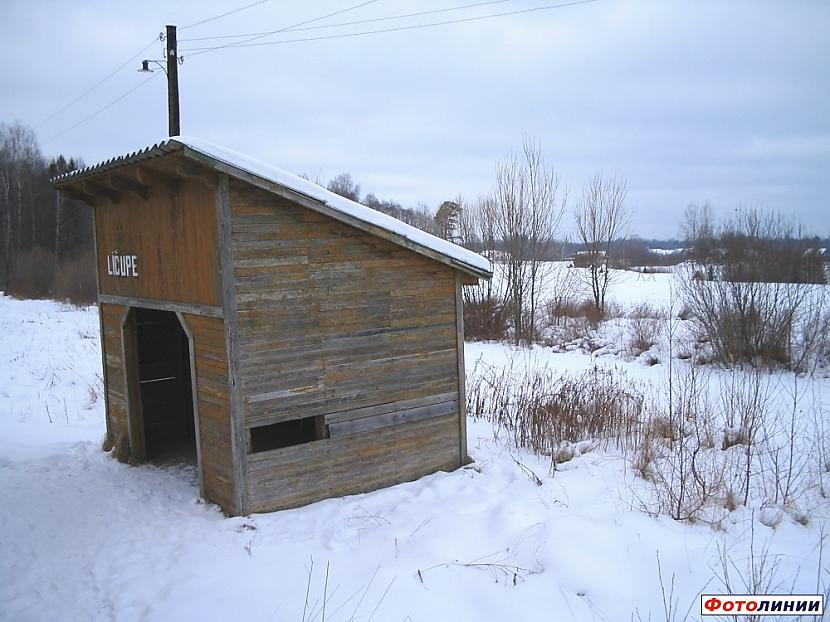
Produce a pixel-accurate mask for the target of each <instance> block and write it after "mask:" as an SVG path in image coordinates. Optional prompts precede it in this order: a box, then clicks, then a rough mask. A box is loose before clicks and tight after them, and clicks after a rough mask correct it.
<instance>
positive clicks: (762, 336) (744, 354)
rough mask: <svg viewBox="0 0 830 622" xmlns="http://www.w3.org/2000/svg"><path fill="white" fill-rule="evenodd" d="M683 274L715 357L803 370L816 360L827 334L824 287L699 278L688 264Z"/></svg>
mask: <svg viewBox="0 0 830 622" xmlns="http://www.w3.org/2000/svg"><path fill="white" fill-rule="evenodd" d="M679 274H680V281H679V288H680V291H681V296H682V297H683V302H684V304H685V305H686V306H687V307H688V308H689V310H690V313H691V316H692V317H693V320H694V321H695V323H696V325H697V331H698V336H699V339H700V340H702V341H705V342H707V343H708V344H709V346H710V348H711V352H712V356H713V359H714V360H715V361H717V362H719V363H723V364H725V365H738V364H740V363H749V364H751V365H756V366H757V365H761V366H771V365H781V366H784V367H788V368H792V369H796V370H798V371H803V370H804V369H805V367H806V366H807V365H809V364H810V363H811V362H812V361H814V360H815V356H816V354H817V350H818V349H819V347H820V345H821V344H822V343H823V336H824V333H822V328H821V327H822V324H821V321H820V318H821V315H822V312H823V310H824V309H825V305H826V296H827V294H826V292H825V291H824V289H823V288H822V289H816V286H811V285H805V284H801V283H761V282H743V281H727V280H723V279H715V280H706V279H694V278H691V277H690V275H689V268H688V266H687V268H686V270H681V271H679ZM817 320H818V321H817Z"/></svg>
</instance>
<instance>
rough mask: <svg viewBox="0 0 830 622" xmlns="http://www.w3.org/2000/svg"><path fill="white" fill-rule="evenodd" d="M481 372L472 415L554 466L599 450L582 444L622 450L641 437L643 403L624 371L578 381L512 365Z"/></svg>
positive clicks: (473, 385) (595, 373) (598, 371)
mask: <svg viewBox="0 0 830 622" xmlns="http://www.w3.org/2000/svg"><path fill="white" fill-rule="evenodd" d="M480 367H481V366H477V368H476V370H475V372H474V373H473V379H472V381H471V382H470V383H469V384H468V391H467V412H468V413H469V414H470V415H471V416H473V417H479V418H483V419H486V420H488V421H490V422H492V424H493V428H494V433H495V434H496V435H497V436H498V435H502V434H504V435H505V436H506V437H507V439H508V440H509V442H511V443H512V444H513V445H515V446H516V447H520V448H526V449H530V450H531V451H533V452H534V453H536V454H538V455H544V456H548V457H550V458H551V462H552V463H553V464H554V465H555V464H556V463H559V462H564V461H567V460H570V459H571V458H573V457H574V456H575V455H576V454H578V453H579V452H581V451H582V450H584V449H585V448H586V447H592V446H593V445H591V444H590V443H589V444H587V445H586V444H582V445H579V443H580V442H583V441H593V440H603V441H612V442H614V443H616V444H617V445H618V446H620V445H622V444H623V443H625V441H626V440H627V439H630V438H632V437H635V436H636V435H638V434H639V431H640V425H641V412H642V406H643V398H642V395H641V394H640V392H639V391H638V390H637V389H636V387H635V386H634V384H633V383H632V382H631V381H629V380H628V379H627V378H626V377H625V376H624V374H622V373H621V372H617V371H612V370H609V369H605V368H600V367H594V368H592V369H589V370H587V371H585V372H584V373H582V374H581V375H578V376H572V375H568V374H557V373H556V372H554V371H552V370H550V369H548V368H535V369H530V370H528V371H524V370H517V369H515V368H514V365H513V364H512V363H511V364H510V365H509V366H508V367H507V368H505V369H495V368H485V369H480ZM575 443H576V444H577V445H576V446H574V445H573V444H575Z"/></svg>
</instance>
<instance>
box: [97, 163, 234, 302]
mask: <svg viewBox="0 0 830 622" xmlns="http://www.w3.org/2000/svg"><path fill="white" fill-rule="evenodd" d="M133 168H135V167H133ZM215 205H216V191H215V189H214V188H212V187H210V186H209V185H208V184H206V183H205V182H204V181H201V180H196V179H180V180H179V181H178V182H177V183H176V187H175V190H174V189H171V188H170V187H168V186H167V185H165V184H164V183H153V184H151V185H149V196H148V197H147V199H143V198H141V197H139V196H136V195H134V194H129V193H123V194H121V195H120V197H119V201H118V202H117V203H115V202H113V201H112V200H107V199H106V198H104V197H102V198H101V199H100V200H99V203H98V206H97V207H96V241H97V245H98V275H99V279H100V283H99V289H100V291H99V293H100V294H105V295H112V296H124V297H129V298H139V299H142V298H146V299H151V300H163V301H173V302H183V303H190V304H201V305H212V306H220V307H221V305H222V297H221V289H220V277H219V264H218V253H217V223H216V207H215ZM114 251H118V252H120V253H122V254H135V255H137V256H138V262H139V267H138V273H139V276H138V277H117V276H110V275H108V274H107V256H108V255H109V254H110V253H112V252H114Z"/></svg>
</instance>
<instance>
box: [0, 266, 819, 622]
mask: <svg viewBox="0 0 830 622" xmlns="http://www.w3.org/2000/svg"><path fill="white" fill-rule="evenodd" d="M670 282H671V275H667V274H656V275H637V274H630V275H626V276H625V279H624V280H623V281H622V282H621V283H619V284H618V285H617V286H616V288H615V289H614V290H613V291H612V295H613V298H614V300H615V301H616V302H618V303H619V304H620V306H621V307H623V308H629V307H630V306H631V305H633V304H635V303H638V302H642V301H651V302H653V303H654V304H656V305H661V306H662V305H666V304H667V303H668V301H669V300H670V293H669V290H670V287H669V284H670ZM607 331H608V332H607V334H604V335H601V336H600V337H601V339H604V340H605V341H607V342H608V345H607V346H606V347H601V348H599V349H598V350H595V351H594V352H593V353H590V352H588V351H586V350H584V349H581V348H572V349H570V350H569V351H565V352H556V351H554V350H553V349H551V348H543V347H535V348H533V349H531V350H514V349H512V348H510V347H509V346H506V345H503V344H494V343H485V344H482V343H469V344H467V351H466V358H467V367H468V373H470V374H472V373H477V372H476V369H478V370H479V371H480V370H481V369H482V366H487V365H489V366H495V367H499V366H504V365H509V364H512V365H514V366H516V367H518V368H522V367H528V366H539V365H542V366H545V365H546V366H550V367H552V368H554V369H557V370H562V371H567V372H578V371H580V370H584V369H587V368H590V367H591V366H592V365H595V364H596V365H602V366H609V367H612V368H615V369H617V370H619V371H621V372H624V373H625V374H626V376H627V377H629V378H630V379H631V380H632V381H633V382H637V383H639V384H640V386H642V387H643V390H644V391H645V392H649V391H652V392H659V391H660V389H661V385H662V383H664V382H665V379H666V368H667V366H666V352H665V347H664V345H665V344H663V345H658V346H655V349H654V352H653V353H654V355H655V357H656V358H658V359H660V363H659V364H657V365H646V364H645V363H644V361H643V359H642V357H639V358H638V357H632V356H628V355H626V354H625V352H624V350H625V343H624V342H625V340H626V337H625V333H624V331H625V324H624V322H623V321H619V322H616V323H611V324H610V325H609V327H608V329H607ZM616 342H619V346H620V347H614V344H615V343H616ZM477 363H478V367H476V364H477ZM680 364H682V363H681V362H678V365H680ZM100 365H101V359H100V350H99V344H98V318H97V311H96V309H95V308H94V307H93V308H87V309H78V308H74V307H70V306H67V305H62V304H59V303H54V302H44V301H16V300H12V299H10V298H8V297H3V296H0V619H3V620H50V621H51V620H189V619H200V620H226V619H239V620H322V619H323V618H324V617H325V619H326V620H331V621H337V620H352V619H354V620H378V621H387V620H392V621H404V620H412V621H418V620H422V621H435V620H455V621H463V620H476V621H478V620H517V621H518V620H556V621H567V620H578V621H586V620H609V621H628V620H644V621H645V620H655V621H656V620H667V619H670V620H682V619H684V618H685V616H686V613H687V610H690V613H689V615H688V619H698V618H699V606H698V598H697V596H698V594H699V593H700V592H701V591H709V592H719V591H723V588H724V586H723V585H722V581H723V579H724V569H723V561H724V560H726V561H727V568H728V572H729V574H730V580H731V582H732V584H733V589H734V588H735V587H741V586H742V585H743V582H744V581H747V582H749V581H751V580H752V579H751V574H752V570H751V568H750V564H751V562H752V561H753V559H754V562H755V563H756V569H757V564H758V562H759V561H761V560H765V561H766V564H767V566H766V570H764V571H763V574H764V577H763V579H764V584H765V585H768V586H770V587H773V588H775V591H778V592H795V593H799V592H801V593H815V592H817V591H821V592H823V591H824V590H825V589H826V588H827V581H828V571H827V567H828V561H827V560H828V555H827V551H824V553H823V557H822V550H823V547H824V546H825V545H826V543H824V542H823V538H824V537H826V536H825V532H826V530H827V527H828V526H830V517H829V516H828V510H830V502H828V501H827V499H826V497H825V495H826V493H827V492H828V491H827V490H824V489H822V487H821V480H822V476H823V474H822V473H820V472H818V470H820V469H818V470H817V469H816V465H814V464H813V462H812V461H808V460H806V459H805V460H800V461H796V464H797V465H798V466H799V468H800V469H812V471H811V472H810V473H811V474H812V475H815V477H809V478H806V477H805V478H804V479H803V482H804V484H803V487H804V488H805V490H804V492H803V497H804V503H803V504H802V507H801V511H802V512H803V515H795V514H789V513H787V512H783V513H782V515H781V516H779V517H777V519H776V520H769V517H762V514H764V511H763V510H760V509H759V508H758V507H754V506H752V507H742V506H741V507H738V508H737V509H735V510H734V511H731V512H729V513H728V514H727V518H726V519H725V520H723V521H721V523H720V524H719V526H718V527H717V528H715V527H712V526H710V525H706V524H702V523H699V524H690V523H687V522H686V523H681V522H675V521H673V520H672V519H671V518H669V517H666V516H656V517H655V516H650V515H648V514H647V513H646V512H643V511H642V499H644V498H646V497H647V495H648V494H649V487H648V485H647V483H646V482H644V481H643V480H642V479H640V478H638V477H637V476H636V474H635V472H634V469H633V468H632V466H631V455H630V454H629V453H627V452H624V451H621V450H618V449H614V448H605V449H603V448H601V447H598V448H596V449H595V450H594V451H590V452H587V453H584V454H583V455H581V456H579V457H577V458H575V459H573V460H571V461H569V462H566V463H564V464H561V465H559V466H558V468H557V470H556V471H555V472H553V473H552V472H551V471H550V462H549V460H548V459H546V458H537V457H535V456H533V455H532V454H530V453H528V452H526V451H523V450H517V449H515V448H511V447H510V446H508V445H507V444H506V443H505V442H504V440H503V438H502V437H499V439H494V432H493V428H492V426H491V425H490V424H489V423H487V422H485V421H481V420H479V421H472V420H471V421H470V422H469V432H468V438H469V448H470V453H471V455H472V457H473V458H474V460H475V463H474V464H472V465H470V466H468V467H466V468H463V469H460V470H458V471H455V472H453V473H437V474H434V475H431V476H428V477H425V478H422V479H420V480H418V481H416V482H411V483H407V484H402V485H399V486H395V487H393V488H389V489H385V490H380V491H377V492H373V493H369V494H364V495H357V496H352V497H346V498H338V499H331V500H327V501H323V502H320V503H316V504H313V505H310V506H307V507H304V508H300V509H296V510H289V511H283V512H277V513H273V514H261V515H253V516H250V517H242V518H232V519H228V518H225V517H224V516H223V515H222V514H221V513H220V512H219V511H218V510H217V509H216V508H214V507H210V506H205V505H204V504H202V503H200V502H199V500H198V499H197V497H198V491H197V488H196V485H195V476H194V473H193V472H192V471H188V470H187V469H184V468H179V469H175V468H165V469H161V468H157V467H153V466H140V467H129V466H125V465H122V464H119V463H117V462H116V461H114V460H113V459H111V458H110V457H109V456H108V455H106V454H103V453H102V452H101V451H100V443H101V439H102V437H103V435H104V411H103V400H102V398H101V391H102V387H101V378H100ZM725 374H726V373H725V372H724V373H723V374H721V376H719V377H721V378H726V377H727V376H726V375H725ZM718 382H720V380H719V381H718ZM769 382H770V383H771V384H770V385H769V386H770V387H771V391H772V392H773V393H774V396H773V397H774V398H775V399H774V400H773V403H774V404H775V406H774V408H780V409H784V408H786V403H787V401H786V398H787V396H788V395H791V392H788V391H790V389H789V387H790V386H791V383H792V379H790V378H788V377H786V375H784V374H781V375H778V376H775V377H772V376H771V377H770V379H769ZM788 383H789V384H788ZM799 383H800V384H799V386H800V389H799V390H800V391H801V392H802V393H803V395H804V400H803V402H801V403H800V404H801V405H800V406H799V408H800V410H799V413H800V414H799V417H800V418H799V425H800V426H801V427H809V426H819V424H822V423H824V422H823V419H824V418H826V417H827V413H828V412H830V381H828V380H827V379H826V378H803V379H800V380H799ZM778 398H780V400H779V399H778ZM779 402H780V403H779ZM827 425H828V426H830V423H828V424H827ZM819 427H820V426H819ZM810 429H812V428H810ZM816 429H818V427H816ZM817 444H820V443H817ZM811 455H812V454H811ZM529 471H532V473H535V474H536V475H537V476H538V477H539V478H540V479H541V482H542V484H541V485H537V483H535V482H534V481H533V477H532V475H531V474H530V473H529ZM813 471H816V472H815V473H813ZM762 518H765V519H764V520H762ZM799 519H800V520H799ZM765 523H766V524H765ZM802 523H806V524H802ZM767 524H771V525H773V527H769V526H767ZM753 553H754V554H753ZM820 566H823V568H820ZM661 579H662V587H661ZM736 591H741V590H736ZM324 601H325V615H324V614H323V603H324ZM667 606H668V607H671V608H672V611H675V613H674V614H672V613H671V611H669V612H668V613H666V607H667Z"/></svg>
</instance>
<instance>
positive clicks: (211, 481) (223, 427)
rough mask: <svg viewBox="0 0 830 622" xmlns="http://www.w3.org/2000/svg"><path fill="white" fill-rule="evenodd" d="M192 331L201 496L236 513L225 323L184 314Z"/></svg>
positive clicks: (210, 318)
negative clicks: (202, 486) (201, 482)
mask: <svg viewBox="0 0 830 622" xmlns="http://www.w3.org/2000/svg"><path fill="white" fill-rule="evenodd" d="M185 318H186V319H187V324H188V326H189V327H190V330H191V332H192V333H193V341H194V343H195V348H194V350H195V351H194V360H195V363H196V365H195V367H196V377H195V378H194V379H193V382H194V383H195V385H196V387H197V393H198V400H199V403H198V409H199V443H200V448H199V450H200V456H201V461H202V464H201V467H202V481H203V482H204V492H205V499H207V500H208V501H211V502H213V503H216V504H217V505H219V506H220V507H221V508H222V509H223V510H224V511H225V512H227V513H228V514H235V513H236V509H237V508H236V497H235V494H234V492H235V487H234V474H233V454H232V451H231V434H232V432H231V421H230V414H229V413H230V409H229V403H228V400H229V390H228V358H227V353H226V350H225V324H224V321H223V320H222V319H220V318H213V317H205V316H200V315H185Z"/></svg>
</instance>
